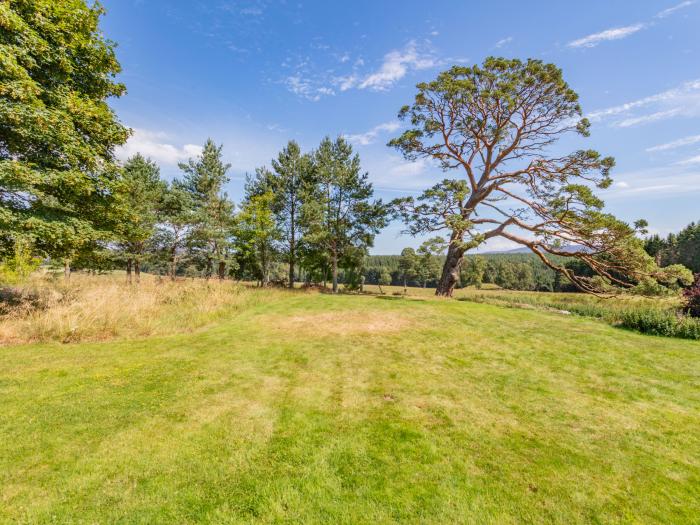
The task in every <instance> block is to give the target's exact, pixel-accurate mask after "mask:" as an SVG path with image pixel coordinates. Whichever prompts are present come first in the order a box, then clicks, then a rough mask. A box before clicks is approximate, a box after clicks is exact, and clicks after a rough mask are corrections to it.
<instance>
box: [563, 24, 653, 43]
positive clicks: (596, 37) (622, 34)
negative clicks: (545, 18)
mask: <svg viewBox="0 0 700 525" xmlns="http://www.w3.org/2000/svg"><path fill="white" fill-rule="evenodd" d="M645 27H646V24H634V25H631V26H624V27H614V28H612V29H606V30H605V31H601V32H600V33H593V34H592V35H588V36H584V37H583V38H579V39H577V40H572V41H571V42H569V43H568V44H567V45H568V46H569V47H595V46H597V45H598V44H600V43H601V42H606V41H608V40H620V39H622V38H627V37H628V36H630V35H633V34H634V33H636V32H637V31H641V30H642V29H644V28H645Z"/></svg>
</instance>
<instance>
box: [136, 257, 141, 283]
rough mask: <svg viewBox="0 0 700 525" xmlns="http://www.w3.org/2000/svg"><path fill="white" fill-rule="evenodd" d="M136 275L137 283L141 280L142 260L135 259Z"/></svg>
mask: <svg viewBox="0 0 700 525" xmlns="http://www.w3.org/2000/svg"><path fill="white" fill-rule="evenodd" d="M134 275H135V277H136V284H139V283H140V282H141V261H139V260H138V259H134Z"/></svg>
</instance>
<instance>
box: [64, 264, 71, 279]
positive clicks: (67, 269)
mask: <svg viewBox="0 0 700 525" xmlns="http://www.w3.org/2000/svg"><path fill="white" fill-rule="evenodd" d="M63 278H64V279H65V280H66V281H69V280H70V259H63Z"/></svg>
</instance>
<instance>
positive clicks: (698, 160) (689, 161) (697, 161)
mask: <svg viewBox="0 0 700 525" xmlns="http://www.w3.org/2000/svg"><path fill="white" fill-rule="evenodd" d="M676 164H678V165H680V166H689V165H691V164H700V155H696V156H695V157H690V158H689V159H684V160H681V161H679V162H677V163H676Z"/></svg>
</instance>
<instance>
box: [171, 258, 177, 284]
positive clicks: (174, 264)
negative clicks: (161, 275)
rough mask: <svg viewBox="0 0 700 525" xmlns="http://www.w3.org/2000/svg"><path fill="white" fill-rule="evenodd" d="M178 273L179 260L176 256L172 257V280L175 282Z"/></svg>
mask: <svg viewBox="0 0 700 525" xmlns="http://www.w3.org/2000/svg"><path fill="white" fill-rule="evenodd" d="M176 271H177V259H176V258H175V255H173V256H171V257H170V280H171V281H174V280H175V272H176Z"/></svg>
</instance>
